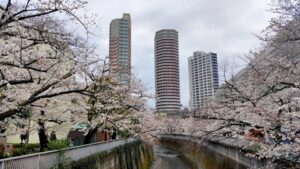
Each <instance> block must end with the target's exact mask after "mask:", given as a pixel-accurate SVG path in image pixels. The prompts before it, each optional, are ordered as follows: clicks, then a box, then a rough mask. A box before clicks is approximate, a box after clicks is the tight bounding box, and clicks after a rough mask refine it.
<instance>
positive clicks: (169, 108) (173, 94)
mask: <svg viewBox="0 0 300 169" xmlns="http://www.w3.org/2000/svg"><path fill="white" fill-rule="evenodd" d="M154 41H155V93H156V111H157V112H164V113H177V112H179V111H180V107H181V104H180V88H179V56H178V32H177V31H176V30H170V29H163V30H160V31H158V32H156V34H155V40H154Z"/></svg>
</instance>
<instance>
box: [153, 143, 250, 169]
mask: <svg viewBox="0 0 300 169" xmlns="http://www.w3.org/2000/svg"><path fill="white" fill-rule="evenodd" d="M154 153H155V161H154V164H153V166H152V169H246V167H245V166H243V165H241V164H239V163H237V162H235V161H233V160H231V159H229V158H227V157H223V156H221V155H219V154H216V153H215V152H212V151H208V150H205V151H201V152H200V153H198V154H190V156H192V157H190V159H191V158H192V159H194V160H193V161H190V162H188V161H187V160H184V159H185V158H184V157H183V155H181V154H180V153H178V152H177V151H174V150H171V149H169V148H166V147H163V146H158V145H155V146H154Z"/></svg>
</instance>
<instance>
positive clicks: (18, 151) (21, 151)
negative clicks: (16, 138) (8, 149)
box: [13, 148, 27, 157]
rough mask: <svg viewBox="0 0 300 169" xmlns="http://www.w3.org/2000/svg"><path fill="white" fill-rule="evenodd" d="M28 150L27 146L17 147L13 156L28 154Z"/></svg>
mask: <svg viewBox="0 0 300 169" xmlns="http://www.w3.org/2000/svg"><path fill="white" fill-rule="evenodd" d="M26 154H27V151H26V149H25V148H16V149H15V151H14V152H13V156H14V157H15V156H21V155H26Z"/></svg>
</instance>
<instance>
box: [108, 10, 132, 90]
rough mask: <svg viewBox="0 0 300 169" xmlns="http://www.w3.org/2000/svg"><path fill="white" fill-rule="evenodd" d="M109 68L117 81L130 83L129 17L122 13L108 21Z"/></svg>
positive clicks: (125, 83)
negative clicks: (118, 17) (117, 17)
mask: <svg viewBox="0 0 300 169" xmlns="http://www.w3.org/2000/svg"><path fill="white" fill-rule="evenodd" d="M109 70H110V74H111V75H113V76H114V77H116V78H117V80H118V81H119V83H121V84H124V85H129V84H130V79H131V19H130V14H123V17H122V18H120V19H114V20H112V21H111V23H110V30H109Z"/></svg>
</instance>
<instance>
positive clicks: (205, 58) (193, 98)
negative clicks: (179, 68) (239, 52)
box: [188, 51, 219, 109]
mask: <svg viewBox="0 0 300 169" xmlns="http://www.w3.org/2000/svg"><path fill="white" fill-rule="evenodd" d="M188 64H189V85H190V108H192V109H196V108H200V107H201V106H203V104H204V103H205V101H206V99H207V98H209V97H212V96H214V95H215V93H216V90H217V89H218V87H219V75H218V61H217V54H215V53H205V52H199V51H197V52H194V53H193V56H191V57H189V59H188Z"/></svg>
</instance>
